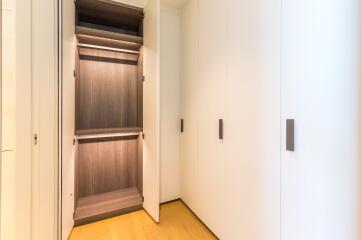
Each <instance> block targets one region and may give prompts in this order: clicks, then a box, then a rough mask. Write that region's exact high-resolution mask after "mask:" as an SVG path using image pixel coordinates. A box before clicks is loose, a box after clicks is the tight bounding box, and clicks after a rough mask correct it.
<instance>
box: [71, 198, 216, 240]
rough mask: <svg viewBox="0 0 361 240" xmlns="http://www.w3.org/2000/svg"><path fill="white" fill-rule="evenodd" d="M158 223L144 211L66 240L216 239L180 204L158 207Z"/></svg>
mask: <svg viewBox="0 0 361 240" xmlns="http://www.w3.org/2000/svg"><path fill="white" fill-rule="evenodd" d="M160 219H161V223H160V224H156V223H155V222H153V220H152V219H151V218H150V217H149V216H148V215H147V213H146V212H144V211H138V212H134V213H130V214H127V215H122V216H119V217H115V218H111V219H107V220H104V221H100V222H96V223H92V224H89V225H84V226H80V227H77V228H74V229H73V232H72V234H71V236H70V238H69V240H133V239H134V240H163V239H166V240H209V239H210V240H213V239H217V238H216V237H215V236H214V235H213V234H212V233H211V232H210V231H209V230H208V229H207V228H206V227H205V226H204V225H203V224H202V223H201V222H200V221H199V220H198V219H197V218H196V217H195V216H194V215H193V214H192V212H191V211H190V210H189V209H188V208H187V207H186V206H185V205H184V204H183V203H182V202H181V201H177V202H172V203H169V204H165V205H162V206H161V211H160Z"/></svg>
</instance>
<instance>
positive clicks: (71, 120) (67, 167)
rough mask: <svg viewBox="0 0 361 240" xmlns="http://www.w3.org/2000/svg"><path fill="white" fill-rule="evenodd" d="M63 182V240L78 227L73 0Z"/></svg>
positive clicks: (66, 54)
mask: <svg viewBox="0 0 361 240" xmlns="http://www.w3.org/2000/svg"><path fill="white" fill-rule="evenodd" d="M62 6H63V7H62V25H61V26H62V35H61V37H62V43H63V44H62V49H61V50H62V53H63V55H62V63H61V64H62V65H61V66H62V96H61V99H62V104H61V107H62V109H61V113H62V115H61V118H62V119H61V120H62V124H61V131H62V132H61V134H62V136H61V141H62V143H61V144H62V147H61V151H62V154H61V155H62V161H61V164H62V166H61V167H62V171H61V173H62V176H61V177H62V178H61V179H62V182H61V184H62V185H61V199H62V202H61V204H62V206H61V211H62V212H61V213H62V214H61V217H62V218H61V221H62V224H61V226H62V229H61V233H62V236H61V237H62V240H66V239H68V238H69V235H70V233H71V230H72V229H73V226H74V219H73V214H74V188H75V187H74V183H75V145H74V144H73V139H74V132H75V104H74V103H75V78H74V75H73V71H74V70H75V69H76V67H75V65H76V63H75V54H76V37H75V29H74V28H75V26H74V22H75V5H74V2H73V1H71V0H65V1H63V2H62Z"/></svg>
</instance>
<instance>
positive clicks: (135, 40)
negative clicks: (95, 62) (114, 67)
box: [75, 0, 144, 51]
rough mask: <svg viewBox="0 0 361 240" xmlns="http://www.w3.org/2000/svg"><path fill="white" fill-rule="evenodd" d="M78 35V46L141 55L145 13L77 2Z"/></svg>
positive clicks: (95, 2) (103, 0)
mask: <svg viewBox="0 0 361 240" xmlns="http://www.w3.org/2000/svg"><path fill="white" fill-rule="evenodd" d="M75 5H76V24H75V25H76V26H75V33H76V35H77V37H78V41H79V44H81V45H89V46H99V47H103V48H108V50H109V51H111V50H112V49H113V50H114V49H124V50H129V51H139V49H140V48H141V46H142V44H143V18H144V13H143V9H141V8H137V7H133V6H129V5H126V4H122V3H117V2H114V1H108V0H101V1H99V0H76V2H75Z"/></svg>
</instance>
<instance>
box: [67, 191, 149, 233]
mask: <svg viewBox="0 0 361 240" xmlns="http://www.w3.org/2000/svg"><path fill="white" fill-rule="evenodd" d="M142 204H143V198H142V196H141V194H140V193H139V191H138V189H137V188H136V187H131V188H126V189H121V190H117V191H113V192H108V193H103V194H97V195H92V196H88V197H82V198H79V201H78V204H77V208H76V210H75V215H74V221H75V226H79V225H83V224H87V223H91V222H94V221H99V220H103V219H106V218H110V217H115V216H117V215H120V214H125V213H128V212H132V211H136V210H140V209H142Z"/></svg>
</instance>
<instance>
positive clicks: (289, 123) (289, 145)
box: [286, 119, 295, 152]
mask: <svg viewBox="0 0 361 240" xmlns="http://www.w3.org/2000/svg"><path fill="white" fill-rule="evenodd" d="M286 150H287V151H291V152H294V151H295V120H294V119H287V120H286Z"/></svg>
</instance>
